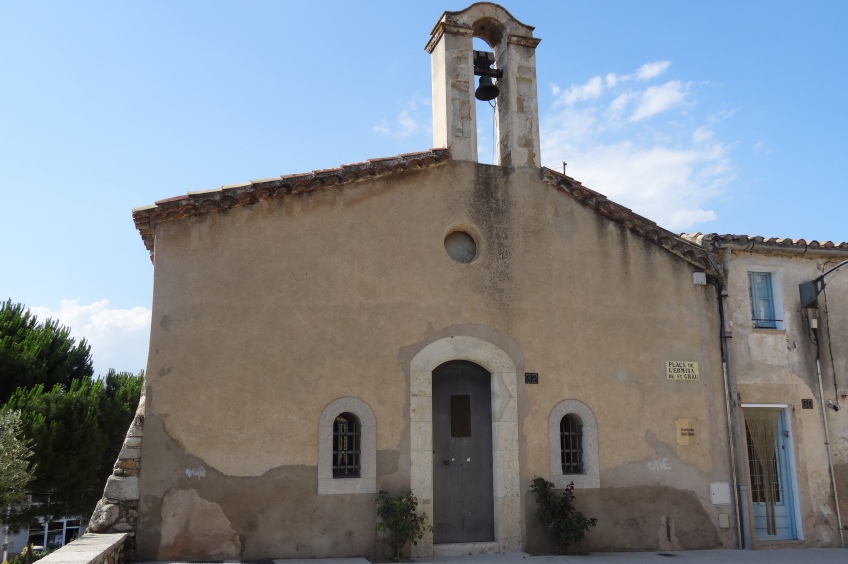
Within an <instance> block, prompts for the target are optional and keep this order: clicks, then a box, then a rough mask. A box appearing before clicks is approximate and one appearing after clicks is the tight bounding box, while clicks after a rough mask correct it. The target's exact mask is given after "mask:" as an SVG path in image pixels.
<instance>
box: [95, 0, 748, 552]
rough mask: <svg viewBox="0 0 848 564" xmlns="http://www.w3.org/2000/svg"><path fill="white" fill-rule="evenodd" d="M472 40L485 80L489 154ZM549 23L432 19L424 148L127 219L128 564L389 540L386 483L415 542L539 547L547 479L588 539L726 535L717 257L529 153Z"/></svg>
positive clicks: (711, 539)
mask: <svg viewBox="0 0 848 564" xmlns="http://www.w3.org/2000/svg"><path fill="white" fill-rule="evenodd" d="M473 37H479V38H482V39H483V40H485V41H486V42H487V43H488V44H489V45H490V46H491V48H492V50H493V53H494V68H495V69H497V70H499V71H501V72H502V76H501V77H500V78H498V79H497V85H498V87H499V89H500V94H499V96H498V98H497V104H496V128H497V137H498V140H497V164H495V165H484V164H479V163H478V162H477V150H476V133H475V132H476V124H475V104H474V82H475V81H474V74H475V68H474V59H475V55H474V50H473V48H472V38H473ZM539 41H540V40H539V39H538V38H535V37H534V36H533V28H532V27H530V26H527V25H525V24H522V23H521V22H519V21H517V20H516V19H515V18H513V17H512V16H511V15H510V14H509V12H507V11H506V10H505V9H503V8H502V7H500V6H497V5H495V4H491V3H488V2H481V3H477V4H474V5H472V6H470V7H468V8H466V9H465V10H462V11H459V12H445V13H444V14H443V15H442V17H441V18H440V19H439V21H438V22H437V24H436V26H435V27H434V29H433V32H432V37H431V39H430V41H429V42H428V43H427V47H426V48H427V51H428V52H429V53H430V54H431V57H432V77H433V132H434V146H435V147H436V148H434V149H431V150H428V151H423V152H420V153H412V154H406V155H400V156H397V157H391V158H385V159H374V160H370V161H367V162H364V163H357V164H353V165H347V166H342V167H339V168H336V169H329V170H323V171H315V172H311V173H306V174H300V175H291V176H284V177H280V178H277V179H271V180H262V181H256V182H249V183H246V184H243V185H238V186H227V187H223V188H221V189H217V190H211V191H208V192H200V193H198V192H194V193H190V194H188V195H185V196H179V197H176V198H170V199H167V200H161V201H159V202H156V204H154V205H152V206H147V207H143V208H137V209H136V210H134V211H133V217H134V220H135V224H136V226H137V228H138V229H139V231H140V232H141V235H142V238H143V240H144V243H145V245H146V246H147V248H148V249H149V251H150V253H151V257H152V258H153V259H154V265H155V266H154V294H153V322H152V331H151V341H150V357H149V361H148V366H147V372H146V374H147V381H146V388H145V405H144V408H143V416H142V419H143V427H144V429H143V440H142V441H141V445H140V447H139V448H140V451H138V453H139V456H140V459H141V460H142V461H143V463H142V465H141V469H140V470H139V471H138V472H135V473H134V474H133V475H126V476H123V475H118V474H117V473H116V476H113V477H112V479H110V480H111V482H110V483H112V484H113V485H112V491H117V489H116V488H117V486H115V485H114V484H118V483H120V484H124V486H122V487H123V488H124V489H123V490H122V491H124V492H126V491H129V490H132V487H131V486H132V485H133V484H134V485H135V487H136V488H137V489H136V490H135V491H134V492H133V493H134V494H135V496H136V499H137V522H136V520H135V519H134V520H133V525H134V526H136V537H135V539H136V550H137V558H138V559H140V560H226V559H236V558H239V559H250V560H256V559H263V558H307V557H341V556H351V555H363V556H367V557H386V556H388V547H387V544H386V541H385V539H384V538H383V537H381V536H379V535H377V534H376V533H375V524H376V519H377V517H376V514H375V505H374V501H375V497H376V495H375V494H376V492H377V491H378V490H379V489H381V488H383V489H386V490H389V491H392V492H397V491H400V490H405V489H411V490H412V492H413V493H414V494H415V495H416V496H417V498H418V500H419V509H420V510H421V511H423V512H426V513H427V515H428V518H429V521H430V523H431V524H432V526H433V530H432V532H428V533H427V534H426V535H425V537H424V539H422V541H421V542H419V544H418V545H417V546H416V547H415V548H414V554H417V555H430V554H450V553H453V552H457V551H462V553H468V552H507V551H518V550H525V551H529V552H546V551H549V550H550V549H551V548H552V545H551V544H550V540H549V539H548V538H547V536H546V534H545V531H544V530H543V529H542V527H541V526H540V524H539V523H538V521H537V520H536V518H535V517H534V514H535V511H536V507H535V501H534V499H533V497H532V496H531V494H530V491H529V484H530V481H531V480H532V479H533V478H534V477H536V476H541V477H544V478H546V479H548V480H550V481H552V482H554V484H555V485H556V486H557V487H564V486H565V485H567V484H568V483H570V482H574V484H575V487H576V488H577V497H578V502H579V505H580V508H581V509H582V510H583V511H584V512H585V513H586V514H587V515H590V516H594V517H597V518H598V519H599V523H598V526H597V528H595V529H593V530H591V531H590V533H589V534H588V535H587V538H586V540H585V541H584V544H583V548H584V549H585V550H670V549H690V548H691V549H695V548H716V547H725V548H733V547H736V546H737V545H738V539H739V538H740V525H739V519H738V517H737V514H736V509H735V508H736V507H737V505H736V492H737V489H736V487H735V486H736V480H735V478H734V471H733V468H734V465H733V461H732V459H731V456H732V443H731V440H730V437H731V429H730V428H729V426H728V424H729V422H732V417H731V415H732V406H731V403H732V402H731V400H730V395H729V392H728V382H727V379H726V372H725V371H724V370H723V367H724V361H725V355H724V354H723V351H724V347H725V343H724V341H723V338H722V319H721V315H720V313H719V307H718V305H717V304H718V301H719V295H720V292H719V289H720V288H721V283H720V281H721V280H723V277H724V274H723V268H722V265H721V263H720V261H718V260H717V259H716V257H715V256H714V255H713V252H712V250H711V249H709V248H707V247H704V246H703V245H701V244H699V243H698V242H697V241H694V242H693V241H688V240H685V239H683V238H681V237H679V236H677V235H675V234H673V233H670V232H668V231H666V230H665V229H662V228H661V227H659V226H657V225H656V224H655V223H653V222H651V221H650V220H648V219H646V218H643V217H641V216H639V215H637V214H635V213H633V212H632V211H630V210H629V209H627V208H624V207H623V206H620V205H618V204H616V203H614V202H612V201H609V200H608V199H606V198H605V197H604V196H603V195H601V194H599V193H598V192H595V191H593V190H590V189H588V188H586V187H584V186H582V185H581V184H580V183H579V182H577V181H576V180H574V179H572V178H570V177H568V176H565V175H563V174H560V173H558V172H555V171H553V170H550V169H546V168H544V167H541V165H540V151H539V121H538V119H539V118H538V109H537V98H536V73H535V49H536V47H537V45H538V44H539ZM136 447H137V445H134V448H136ZM135 467H137V465H136V466H135ZM116 472H117V471H116ZM127 484H130V486H127ZM107 490H109V486H107ZM128 495H129V496H130V497H132V495H133V494H132V493H130V494H128ZM107 497H108V495H107ZM107 501H108V500H107Z"/></svg>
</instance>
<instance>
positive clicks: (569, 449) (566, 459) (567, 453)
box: [559, 413, 583, 474]
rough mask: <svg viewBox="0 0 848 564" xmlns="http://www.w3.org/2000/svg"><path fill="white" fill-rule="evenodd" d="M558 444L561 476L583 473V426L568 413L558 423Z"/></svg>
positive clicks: (576, 418) (574, 416) (575, 417)
mask: <svg viewBox="0 0 848 564" xmlns="http://www.w3.org/2000/svg"><path fill="white" fill-rule="evenodd" d="M559 444H560V456H561V460H562V473H563V474H582V473H583V425H582V422H581V421H580V418H579V417H577V416H576V415H574V414H573V413H569V414H568V415H566V416H565V417H563V418H562V420H561V421H560V422H559Z"/></svg>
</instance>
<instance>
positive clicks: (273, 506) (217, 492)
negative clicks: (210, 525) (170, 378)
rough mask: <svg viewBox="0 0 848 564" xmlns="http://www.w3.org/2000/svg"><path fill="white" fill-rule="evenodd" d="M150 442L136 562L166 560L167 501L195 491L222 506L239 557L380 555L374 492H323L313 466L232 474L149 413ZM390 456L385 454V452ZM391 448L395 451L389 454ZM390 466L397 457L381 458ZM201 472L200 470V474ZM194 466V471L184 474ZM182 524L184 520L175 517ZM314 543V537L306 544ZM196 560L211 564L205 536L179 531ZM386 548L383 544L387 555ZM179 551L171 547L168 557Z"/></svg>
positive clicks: (186, 549)
mask: <svg viewBox="0 0 848 564" xmlns="http://www.w3.org/2000/svg"><path fill="white" fill-rule="evenodd" d="M144 444H145V445H156V455H155V456H148V457H147V460H146V463H145V466H144V473H143V475H142V481H143V486H142V491H144V492H145V495H144V496H143V498H142V499H141V503H140V507H139V534H138V549H137V553H136V554H137V556H136V558H137V559H138V560H140V561H155V560H161V559H162V558H161V555H160V553H159V549H160V544H161V539H162V538H163V536H165V534H166V531H167V527H168V524H167V523H164V524H163V523H162V501H163V498H164V497H165V495H166V494H167V493H168V491H171V490H194V491H195V492H197V495H198V496H199V497H200V498H201V499H203V500H205V501H207V502H211V503H214V504H217V505H218V506H220V508H221V510H222V511H223V513H224V515H225V516H226V518H227V519H228V520H229V522H230V527H231V528H232V530H234V531H235V532H236V533H237V534H238V539H239V540H240V546H241V554H240V555H239V558H240V559H261V558H266V557H267V556H268V555H274V556H275V557H279V558H312V557H345V556H366V557H371V558H373V557H375V556H380V554H374V551H375V548H374V547H375V524H376V513H375V509H374V501H375V499H376V496H375V495H373V494H353V495H318V493H317V492H318V471H317V469H316V468H315V467H314V466H281V467H278V468H273V469H271V470H269V471H267V472H265V473H264V474H263V475H262V476H256V477H233V476H226V475H224V474H222V473H220V472H218V471H217V470H215V469H214V468H211V467H210V466H208V465H206V464H205V463H204V462H203V461H202V460H200V459H198V458H196V457H194V456H192V455H190V454H188V453H187V452H186V451H185V450H184V449H183V448H182V447H181V446H180V445H179V444H178V443H177V442H176V441H174V440H173V439H172V438H171V437H170V436H169V435H168V433H167V431H166V430H165V428H164V425H163V424H162V422H161V421H160V420H159V419H158V418H157V417H156V416H153V415H151V414H149V413H148V415H147V417H146V420H145V441H144ZM381 452H386V451H381ZM391 452H393V451H389V453H391ZM383 458H384V464H387V462H385V460H388V461H389V462H388V464H390V463H391V458H392V456H391V454H389V455H388V456H385V455H384V456H383ZM201 468H202V471H200V469H201ZM186 469H189V470H190V471H189V472H186ZM177 521H179V519H177ZM304 539H308V540H306V541H305V540H304ZM176 541H179V542H181V543H182V544H183V545H184V546H182V545H181V546H180V547H179V549H180V550H181V551H182V553H183V554H190V555H192V556H193V558H194V559H200V560H209V556H207V555H205V553H204V551H206V550H208V547H205V546H202V545H203V543H202V539H200V540H198V539H196V538H194V537H193V536H192V535H185V534H182V533H181V532H178V533H177V534H176V539H175V542H176ZM381 547H382V544H379V543H378V544H377V550H378V551H379V550H381ZM174 550H176V547H174V546H173V543H171V546H170V548H169V552H173V551H174Z"/></svg>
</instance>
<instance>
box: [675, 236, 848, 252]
mask: <svg viewBox="0 0 848 564" xmlns="http://www.w3.org/2000/svg"><path fill="white" fill-rule="evenodd" d="M680 236H681V237H682V238H683V239H686V240H687V241H691V242H693V243H695V244H697V245H701V246H702V247H704V248H712V249H720V248H735V249H743V250H757V251H767V252H768V251H771V252H784V253H792V254H802V253H819V254H821V253H824V254H846V255H848V242H846V243H834V242H833V241H824V242H819V241H816V240H815V239H814V240H811V241H807V240H806V239H790V238H789V237H769V238H766V237H763V236H761V235H733V234H731V233H725V234H720V233H681V234H680Z"/></svg>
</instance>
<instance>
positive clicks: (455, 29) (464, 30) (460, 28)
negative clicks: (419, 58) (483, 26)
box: [424, 21, 474, 54]
mask: <svg viewBox="0 0 848 564" xmlns="http://www.w3.org/2000/svg"><path fill="white" fill-rule="evenodd" d="M446 33H453V34H455V35H462V36H465V37H471V36H473V35H474V30H473V29H471V28H470V27H468V26H467V25H462V24H455V23H449V22H444V21H440V22H438V23H437V24H436V27H434V28H433V31H431V32H430V35H431V37H430V40H429V41H428V42H427V45H425V46H424V50H425V51H427V52H428V53H430V54H432V53H433V49H435V48H436V45H438V44H439V41H440V40H441V39H442V36H443V35H444V34H446Z"/></svg>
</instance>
